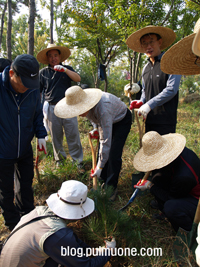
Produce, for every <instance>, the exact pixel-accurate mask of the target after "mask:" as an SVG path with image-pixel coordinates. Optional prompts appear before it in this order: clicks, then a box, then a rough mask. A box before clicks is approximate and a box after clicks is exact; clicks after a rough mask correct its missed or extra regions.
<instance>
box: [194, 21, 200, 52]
mask: <svg viewBox="0 0 200 267" xmlns="http://www.w3.org/2000/svg"><path fill="white" fill-rule="evenodd" d="M199 28H200V19H198V21H197V23H196V25H195V27H194V32H196V35H195V37H194V41H193V44H192V51H193V53H194V54H195V55H197V56H200V39H199V38H200V29H199Z"/></svg>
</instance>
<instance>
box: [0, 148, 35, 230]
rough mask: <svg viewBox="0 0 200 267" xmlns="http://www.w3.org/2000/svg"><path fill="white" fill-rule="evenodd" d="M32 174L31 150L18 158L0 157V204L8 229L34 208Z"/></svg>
mask: <svg viewBox="0 0 200 267" xmlns="http://www.w3.org/2000/svg"><path fill="white" fill-rule="evenodd" d="M33 176H34V172H33V152H32V150H31V151H29V152H28V153H27V154H26V155H25V156H24V157H21V158H18V159H0V206H1V209H2V214H3V217H4V220H5V225H6V226H7V227H9V229H10V230H12V229H13V228H14V227H15V225H16V224H17V223H18V222H19V220H20V217H21V215H24V214H27V213H28V212H30V211H31V210H32V209H34V198H33V190H32V180H33Z"/></svg>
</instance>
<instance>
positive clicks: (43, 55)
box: [37, 44, 71, 64]
mask: <svg viewBox="0 0 200 267" xmlns="http://www.w3.org/2000/svg"><path fill="white" fill-rule="evenodd" d="M53 49H57V50H59V51H60V56H61V59H60V61H61V62H63V61H64V60H66V59H67V58H68V57H69V56H70V55H71V52H70V50H69V48H67V47H66V46H65V47H64V46H57V45H55V44H48V46H47V48H45V49H43V50H41V51H40V52H39V53H38V54H37V60H38V61H39V62H40V63H43V64H49V61H48V58H47V52H48V51H50V50H53Z"/></svg>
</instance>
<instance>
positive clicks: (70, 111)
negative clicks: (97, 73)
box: [54, 88, 102, 119]
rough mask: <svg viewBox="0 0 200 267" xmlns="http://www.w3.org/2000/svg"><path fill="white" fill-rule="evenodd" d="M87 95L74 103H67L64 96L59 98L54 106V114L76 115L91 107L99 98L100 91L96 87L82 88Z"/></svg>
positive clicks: (60, 116)
mask: <svg viewBox="0 0 200 267" xmlns="http://www.w3.org/2000/svg"><path fill="white" fill-rule="evenodd" d="M83 91H84V92H85V93H86V95H87V97H86V98H85V99H83V100H82V101H81V102H79V103H77V104H75V105H68V104H67V103H66V98H65V97H64V98H63V99H61V100H60V101H59V102H58V103H57V104H56V106H55V108H54V114H55V115H56V116H57V117H59V118H64V119H67V118H73V117H77V116H79V115H81V114H83V113H85V112H87V111H88V110H90V109H91V108H93V107H94V106H95V105H96V104H97V103H98V102H99V101H100V99H101V96H102V91H101V90H100V89H96V88H90V89H84V90H83Z"/></svg>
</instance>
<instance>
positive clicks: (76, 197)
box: [46, 180, 94, 220]
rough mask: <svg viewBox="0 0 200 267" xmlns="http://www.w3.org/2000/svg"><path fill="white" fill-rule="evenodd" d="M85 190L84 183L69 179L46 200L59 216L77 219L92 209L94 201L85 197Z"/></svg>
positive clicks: (86, 189) (86, 214)
mask: <svg viewBox="0 0 200 267" xmlns="http://www.w3.org/2000/svg"><path fill="white" fill-rule="evenodd" d="M87 192H88V188H87V186H86V185H85V184H83V183H82V182H79V181H76V180H69V181H65V182H63V183H62V185H61V188H60V190H59V191H58V192H57V193H54V194H51V195H50V196H49V198H48V199H47V200H46V202H47V205H48V206H49V208H50V209H51V210H52V211H53V212H54V213H55V214H56V215H58V216H59V217H60V218H63V219H69V220H79V219H82V218H84V217H86V216H88V215H90V214H91V213H92V212H93V211H94V201H93V200H92V199H90V198H88V197H87Z"/></svg>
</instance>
